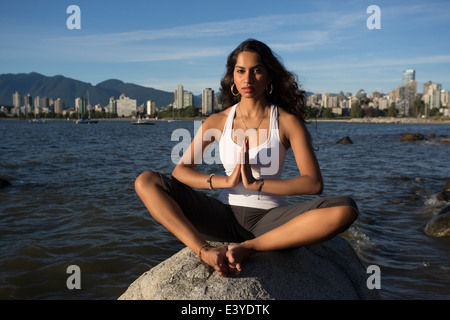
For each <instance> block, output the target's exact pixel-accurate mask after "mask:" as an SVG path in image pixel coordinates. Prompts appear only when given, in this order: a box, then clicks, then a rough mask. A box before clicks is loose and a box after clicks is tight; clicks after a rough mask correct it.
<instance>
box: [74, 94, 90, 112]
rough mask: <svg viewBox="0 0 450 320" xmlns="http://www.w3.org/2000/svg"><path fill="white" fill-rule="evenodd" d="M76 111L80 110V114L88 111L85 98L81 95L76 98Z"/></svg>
mask: <svg viewBox="0 0 450 320" xmlns="http://www.w3.org/2000/svg"><path fill="white" fill-rule="evenodd" d="M75 111H76V112H78V113H79V114H83V113H85V112H86V111H87V110H86V99H85V98H83V97H81V98H76V99H75Z"/></svg>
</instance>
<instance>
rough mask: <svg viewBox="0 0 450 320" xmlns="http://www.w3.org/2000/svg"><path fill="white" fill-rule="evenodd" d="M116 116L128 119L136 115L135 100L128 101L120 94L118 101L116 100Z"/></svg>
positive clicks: (128, 99)
mask: <svg viewBox="0 0 450 320" xmlns="http://www.w3.org/2000/svg"><path fill="white" fill-rule="evenodd" d="M116 107H117V115H118V116H119V117H121V116H124V117H128V116H131V115H133V113H134V114H136V108H137V102H136V100H135V99H130V98H128V97H126V96H125V94H124V93H122V94H121V95H120V97H119V99H118V100H116Z"/></svg>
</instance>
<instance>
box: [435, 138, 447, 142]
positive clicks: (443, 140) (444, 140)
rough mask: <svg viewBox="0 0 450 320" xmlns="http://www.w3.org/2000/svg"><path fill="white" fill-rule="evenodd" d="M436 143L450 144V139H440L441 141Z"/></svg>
mask: <svg viewBox="0 0 450 320" xmlns="http://www.w3.org/2000/svg"><path fill="white" fill-rule="evenodd" d="M436 141H437V142H441V143H450V138H442V139H438V140H436Z"/></svg>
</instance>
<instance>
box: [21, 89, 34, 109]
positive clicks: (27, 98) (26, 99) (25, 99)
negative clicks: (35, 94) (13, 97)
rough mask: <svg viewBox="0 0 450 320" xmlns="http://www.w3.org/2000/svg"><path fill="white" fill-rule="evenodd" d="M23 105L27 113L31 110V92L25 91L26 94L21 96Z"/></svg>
mask: <svg viewBox="0 0 450 320" xmlns="http://www.w3.org/2000/svg"><path fill="white" fill-rule="evenodd" d="M23 105H24V106H25V108H26V112H27V113H31V112H33V98H32V97H31V94H29V93H27V95H26V96H24V97H23Z"/></svg>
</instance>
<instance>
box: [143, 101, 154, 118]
mask: <svg viewBox="0 0 450 320" xmlns="http://www.w3.org/2000/svg"><path fill="white" fill-rule="evenodd" d="M145 106H146V110H145V113H146V114H147V115H149V116H151V117H152V116H154V115H155V113H156V101H154V100H148V101H147V103H146V104H145Z"/></svg>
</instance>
